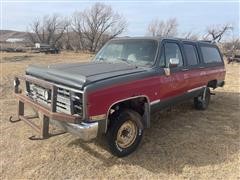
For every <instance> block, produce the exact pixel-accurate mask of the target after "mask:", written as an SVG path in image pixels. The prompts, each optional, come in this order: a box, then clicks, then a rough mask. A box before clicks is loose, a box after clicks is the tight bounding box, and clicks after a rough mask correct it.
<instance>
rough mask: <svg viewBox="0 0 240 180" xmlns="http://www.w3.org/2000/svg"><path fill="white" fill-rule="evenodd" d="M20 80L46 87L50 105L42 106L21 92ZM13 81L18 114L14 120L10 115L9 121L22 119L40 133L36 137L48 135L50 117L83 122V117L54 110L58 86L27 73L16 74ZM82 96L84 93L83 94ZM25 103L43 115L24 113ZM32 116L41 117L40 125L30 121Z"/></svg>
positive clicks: (46, 136) (42, 137) (75, 122)
mask: <svg viewBox="0 0 240 180" xmlns="http://www.w3.org/2000/svg"><path fill="white" fill-rule="evenodd" d="M20 80H22V81H25V82H26V83H27V82H30V83H34V84H37V85H40V86H43V87H44V88H46V89H49V90H51V107H50V108H47V107H43V106H42V105H41V104H39V103H37V102H34V101H33V100H32V99H31V98H29V97H28V96H26V95H23V94H21V90H20V89H19V85H20ZM14 82H15V84H14V93H15V95H16V97H17V99H18V114H17V119H16V120H12V116H11V117H10V118H9V121H10V122H12V123H15V122H18V121H21V120H22V121H24V122H25V123H26V124H27V125H29V126H30V127H32V128H33V129H34V130H35V131H37V132H38V133H40V136H41V138H37V139H45V138H48V137H49V136H50V134H49V120H50V119H54V120H58V121H62V122H67V123H74V124H79V123H81V122H83V117H80V116H74V115H69V114H65V113H59V112H56V101H57V88H58V87H59V86H58V85H56V84H53V83H50V82H47V81H44V80H41V79H37V78H35V77H32V76H29V75H25V76H16V77H15V81H14ZM68 89H69V88H68ZM81 93H82V91H81ZM83 97H84V95H83ZM84 103H85V101H84ZM25 104H28V105H30V106H31V107H32V108H33V109H34V110H35V111H39V112H41V113H42V114H43V116H42V117H40V116H39V115H37V114H35V115H31V116H26V115H24V107H25ZM71 108H72V107H71ZM83 113H84V112H83ZM34 118H40V119H41V121H42V123H41V126H38V125H36V124H35V123H34V122H32V121H31V119H34ZM62 133H63V132H61V133H58V134H62ZM56 135H57V134H56ZM31 139H35V138H31Z"/></svg>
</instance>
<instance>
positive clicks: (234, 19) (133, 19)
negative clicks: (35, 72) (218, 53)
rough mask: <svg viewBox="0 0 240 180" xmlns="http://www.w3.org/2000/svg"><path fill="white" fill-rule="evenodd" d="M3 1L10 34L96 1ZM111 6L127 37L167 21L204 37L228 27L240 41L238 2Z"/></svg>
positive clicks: (187, 1)
mask: <svg viewBox="0 0 240 180" xmlns="http://www.w3.org/2000/svg"><path fill="white" fill-rule="evenodd" d="M0 1H1V28H0V29H8V30H18V31H26V30H27V27H28V26H29V24H30V23H31V22H32V21H33V20H34V19H36V18H39V17H43V16H44V15H51V14H60V15H62V16H71V15H72V14H73V12H75V11H82V10H84V9H85V8H89V7H90V6H91V5H93V4H94V3H96V1H86V0H85V1H76V0H70V1H67V0H65V1H64V0H61V1H54V0H51V1H46V0H42V1H33V0H25V1H24V0H23V1H16V0H15V1H13V0H8V1H6V0H0ZM102 2H104V3H105V4H107V5H111V6H112V8H113V9H114V11H117V12H118V13H119V14H121V15H123V16H124V17H125V18H126V20H127V22H128V28H127V30H126V31H125V32H124V34H123V35H125V36H143V35H146V31H147V26H148V24H149V23H150V22H151V21H152V20H153V19H155V18H158V19H160V20H166V19H169V18H176V19H177V21H178V24H179V27H178V29H179V33H180V34H181V33H183V32H189V31H192V32H194V33H196V34H199V35H202V34H203V33H204V32H206V28H207V27H208V26H212V25H220V24H225V23H229V24H232V26H233V27H234V31H233V33H231V34H229V36H231V37H232V36H233V37H240V30H239V29H240V27H239V26H240V25H239V16H240V14H239V13H240V12H239V9H240V1H239V0H235V1H234V0H225V1H224V0H218V1H216V0H215V1H214V0H212V1H207V0H196V1H190V0H185V1H184V0H169V1H166V0H165V1H157V0H155V1H154V0H150V1H147V0H145V1H144V0H138V1H137V0H134V1H133V0H132V1H130V0H129V1H128V0H120V1H102Z"/></svg>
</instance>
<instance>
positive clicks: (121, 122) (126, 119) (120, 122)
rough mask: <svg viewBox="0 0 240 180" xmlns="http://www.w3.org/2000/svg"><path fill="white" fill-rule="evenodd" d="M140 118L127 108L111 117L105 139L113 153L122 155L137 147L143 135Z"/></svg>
mask: <svg viewBox="0 0 240 180" xmlns="http://www.w3.org/2000/svg"><path fill="white" fill-rule="evenodd" d="M113 117H114V116H113ZM141 119H142V118H141V116H140V115H139V114H138V113H137V112H135V111H133V110H129V109H128V110H123V111H122V112H120V113H119V114H118V115H117V116H115V118H114V119H111V124H110V127H109V130H108V132H107V141H108V145H109V148H110V151H111V153H112V154H113V155H115V156H118V157H124V156H127V155H129V154H131V153H132V152H134V151H135V150H136V149H137V147H138V145H139V144H140V142H141V140H142V136H143V124H142V121H141ZM129 133H130V134H129ZM128 135H130V136H129V137H128ZM121 140H122V141H121Z"/></svg>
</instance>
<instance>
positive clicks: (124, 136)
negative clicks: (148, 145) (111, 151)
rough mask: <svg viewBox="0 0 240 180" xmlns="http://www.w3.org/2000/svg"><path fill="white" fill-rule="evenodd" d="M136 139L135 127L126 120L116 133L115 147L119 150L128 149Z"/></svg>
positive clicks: (131, 122)
mask: <svg viewBox="0 0 240 180" xmlns="http://www.w3.org/2000/svg"><path fill="white" fill-rule="evenodd" d="M136 137H137V126H136V124H135V123H134V122H133V121H131V120H127V121H126V122H124V123H123V124H122V126H121V127H120V128H119V129H118V133H117V140H116V142H117V145H118V146H119V147H121V148H128V147H129V146H131V145H132V144H133V143H134V141H135V139H136Z"/></svg>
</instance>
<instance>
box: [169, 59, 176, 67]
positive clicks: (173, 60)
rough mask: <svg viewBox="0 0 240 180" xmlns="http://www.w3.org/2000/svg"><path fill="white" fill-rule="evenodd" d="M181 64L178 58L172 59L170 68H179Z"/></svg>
mask: <svg viewBox="0 0 240 180" xmlns="http://www.w3.org/2000/svg"><path fill="white" fill-rule="evenodd" d="M178 64H179V59H178V58H170V60H169V65H168V67H169V68H170V67H177V66H178Z"/></svg>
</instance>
